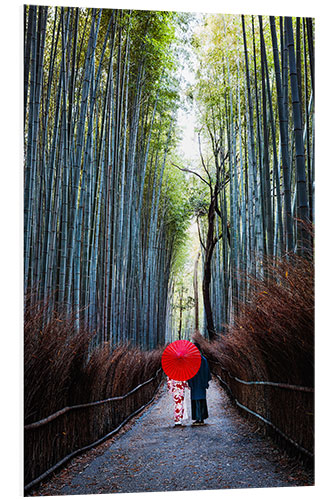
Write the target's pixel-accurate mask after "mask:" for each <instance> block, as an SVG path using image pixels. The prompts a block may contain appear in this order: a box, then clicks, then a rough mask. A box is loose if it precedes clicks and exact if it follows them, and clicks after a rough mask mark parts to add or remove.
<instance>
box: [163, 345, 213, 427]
mask: <svg viewBox="0 0 333 500" xmlns="http://www.w3.org/2000/svg"><path fill="white" fill-rule="evenodd" d="M194 345H195V346H196V347H197V348H198V350H199V352H200V355H201V364H200V368H199V371H198V372H197V374H196V375H195V376H194V377H192V378H191V379H189V380H187V381H186V380H184V381H178V380H172V379H171V378H169V377H168V378H167V385H168V389H169V392H170V393H171V394H172V396H173V401H174V421H175V426H179V425H182V420H183V417H184V398H185V389H190V390H191V416H192V420H194V422H193V425H203V424H204V420H205V419H206V418H208V409H207V401H206V389H208V384H209V381H210V380H211V379H212V377H211V374H210V370H209V366H208V362H207V360H206V358H205V357H204V356H203V355H202V353H201V351H200V345H199V344H198V343H197V342H194Z"/></svg>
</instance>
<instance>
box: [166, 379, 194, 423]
mask: <svg viewBox="0 0 333 500" xmlns="http://www.w3.org/2000/svg"><path fill="white" fill-rule="evenodd" d="M167 385H168V389H169V392H170V394H172V397H173V402H174V411H173V418H174V422H175V427H176V426H179V425H182V420H183V418H184V398H185V389H186V388H187V389H188V388H189V386H188V383H187V382H186V381H179V380H173V379H171V378H169V377H167Z"/></svg>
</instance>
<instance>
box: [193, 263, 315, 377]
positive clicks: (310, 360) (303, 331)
mask: <svg viewBox="0 0 333 500" xmlns="http://www.w3.org/2000/svg"><path fill="white" fill-rule="evenodd" d="M264 266H265V276H264V277H263V278H262V279H255V278H254V277H248V279H249V280H250V283H251V294H250V297H249V300H248V301H247V302H246V303H245V304H239V315H238V316H237V318H236V319H235V322H234V324H233V325H226V326H225V329H226V334H225V335H219V336H218V338H217V340H215V341H213V342H208V341H207V340H205V339H204V338H203V337H202V336H201V335H200V334H199V332H196V334H195V335H194V336H193V338H195V339H196V340H197V341H198V342H199V343H200V344H201V346H202V349H203V351H204V352H205V353H206V354H207V356H208V357H209V358H210V359H211V360H215V361H218V362H220V363H221V364H222V365H223V366H224V367H225V368H226V369H227V370H228V371H229V372H230V373H231V374H232V375H234V376H237V377H239V378H242V379H245V380H270V381H275V382H284V383H290V384H295V385H303V386H310V387H313V384H314V268H313V261H312V260H311V259H305V258H302V257H298V256H293V257H289V258H283V259H280V260H279V261H274V262H273V261H272V260H266V262H265V264H264Z"/></svg>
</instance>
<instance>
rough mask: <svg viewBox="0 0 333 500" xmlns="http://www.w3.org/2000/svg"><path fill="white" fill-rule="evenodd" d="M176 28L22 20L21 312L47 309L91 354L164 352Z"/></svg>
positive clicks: (42, 10) (173, 239)
mask: <svg viewBox="0 0 333 500" xmlns="http://www.w3.org/2000/svg"><path fill="white" fill-rule="evenodd" d="M185 20H186V15H185V14H183V15H181V14H176V13H168V12H154V13H151V12H144V11H122V10H104V9H79V8H47V7H36V6H25V10H24V41H25V46H24V123H25V130H24V147H25V150H24V158H25V191H24V227H25V239H24V288H25V293H26V302H27V304H30V305H31V303H35V304H38V303H41V304H42V303H45V302H46V301H47V304H48V309H47V310H46V313H45V321H47V320H48V317H49V315H51V313H53V312H54V311H55V310H59V311H61V313H62V314H68V315H74V316H75V321H76V324H77V328H80V326H81V325H82V326H83V327H84V328H88V329H89V330H90V331H95V332H96V336H95V340H96V343H97V344H100V343H103V342H111V344H117V343H119V342H133V343H134V344H137V345H140V346H142V347H144V348H152V347H154V346H156V345H157V344H159V343H163V342H164V337H165V330H166V327H167V321H166V318H167V317H168V294H169V281H170V273H171V270H172V266H173V261H174V259H175V255H176V253H177V248H178V247H179V246H181V245H182V242H183V239H184V232H185V229H186V224H187V220H188V216H187V211H188V210H187V206H186V203H185V202H183V200H184V199H185V198H184V196H183V194H182V186H183V180H182V179H183V178H182V176H181V175H180V174H179V173H177V172H172V173H171V174H170V175H169V173H168V165H167V159H168V155H169V154H170V151H171V150H172V148H173V145H174V142H175V113H176V110H177V106H178V101H177V80H176V78H175V72H176V70H177V59H176V56H175V54H176V50H177V43H176V42H177V32H181V30H182V26H183V24H184V22H185ZM169 193H172V195H170V194H169ZM172 198H173V200H174V201H175V202H176V203H173V202H172ZM47 311H49V313H47Z"/></svg>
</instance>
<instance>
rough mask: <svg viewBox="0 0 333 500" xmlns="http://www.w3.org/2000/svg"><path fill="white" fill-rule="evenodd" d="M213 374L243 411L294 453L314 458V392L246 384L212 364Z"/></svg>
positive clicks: (271, 384) (305, 458)
mask: <svg viewBox="0 0 333 500" xmlns="http://www.w3.org/2000/svg"><path fill="white" fill-rule="evenodd" d="M210 366H211V369H212V372H213V373H214V375H216V377H217V378H218V380H219V381H220V383H221V384H222V385H223V386H224V387H225V388H226V390H227V392H228V393H229V395H230V396H231V399H232V400H233V401H234V403H235V404H236V405H237V406H238V408H239V409H240V410H241V412H242V413H243V414H244V415H245V416H246V417H248V418H249V419H251V420H253V421H254V422H255V423H258V425H259V426H260V427H261V428H262V429H263V430H264V432H265V433H266V435H269V436H271V437H272V438H273V439H274V440H275V441H276V442H277V443H278V444H279V445H280V446H281V447H282V448H284V449H285V450H287V451H288V452H289V453H290V454H293V455H298V456H300V457H301V458H302V460H303V461H305V462H306V463H312V462H313V459H314V418H313V417H314V390H313V388H311V387H302V386H294V385H291V384H283V383H281V384H279V383H276V382H269V381H245V380H241V379H239V378H238V377H234V376H233V375H231V374H230V373H229V372H228V371H227V370H226V369H225V368H223V367H222V366H221V365H220V364H219V363H217V362H214V361H210Z"/></svg>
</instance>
